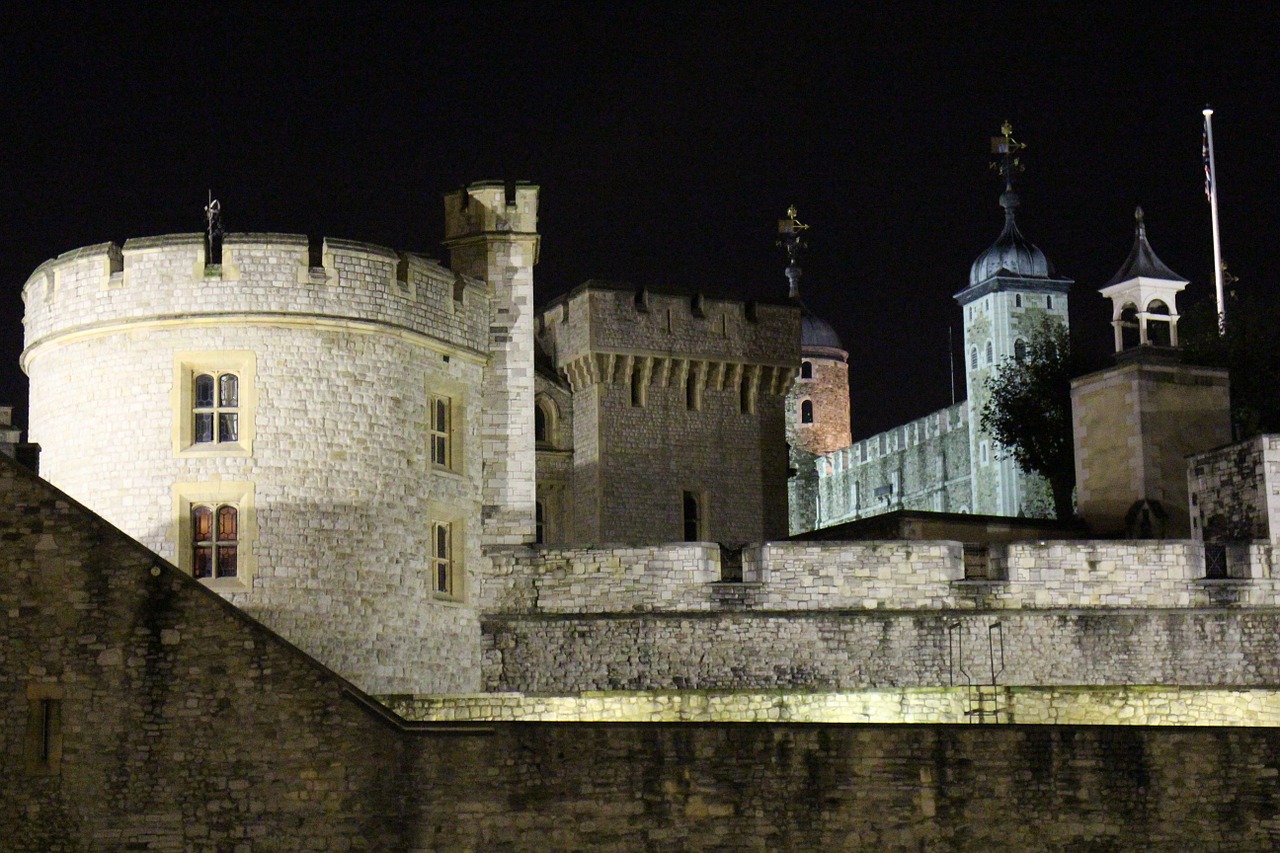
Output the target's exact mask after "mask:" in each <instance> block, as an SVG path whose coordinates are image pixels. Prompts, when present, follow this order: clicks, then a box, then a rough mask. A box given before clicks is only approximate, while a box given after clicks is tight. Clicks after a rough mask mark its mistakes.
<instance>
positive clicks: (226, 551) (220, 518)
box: [191, 501, 240, 580]
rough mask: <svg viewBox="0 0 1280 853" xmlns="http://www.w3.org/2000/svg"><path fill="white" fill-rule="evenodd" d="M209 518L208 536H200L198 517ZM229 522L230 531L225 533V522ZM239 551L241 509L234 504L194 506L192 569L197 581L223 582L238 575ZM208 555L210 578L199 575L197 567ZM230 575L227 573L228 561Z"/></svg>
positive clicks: (217, 503) (210, 502) (215, 503)
mask: <svg viewBox="0 0 1280 853" xmlns="http://www.w3.org/2000/svg"><path fill="white" fill-rule="evenodd" d="M202 511H203V512H205V513H207V514H208V526H209V529H208V534H207V535H201V533H200V531H199V529H198V527H199V525H198V524H197V516H199V515H200V514H201V513H202ZM228 518H230V520H231V525H230V530H229V531H228V530H227V529H226V526H225V523H226V520H227V519H228ZM239 548H240V509H239V507H237V506H236V505H235V504H232V503H219V502H217V501H198V502H195V503H192V504H191V567H192V575H193V576H195V578H196V580H205V579H206V578H208V579H209V580H222V579H228V578H235V577H238V575H239ZM202 553H203V554H207V555H208V556H207V560H206V561H205V562H206V563H207V568H208V572H209V574H208V575H198V574H197V573H196V571H195V570H196V566H197V564H198V563H200V562H201V561H200V560H199V559H198V558H199V557H200V555H201V554H202ZM228 560H229V561H230V566H231V568H230V571H227V561H228Z"/></svg>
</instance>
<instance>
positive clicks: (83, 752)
mask: <svg viewBox="0 0 1280 853" xmlns="http://www.w3.org/2000/svg"><path fill="white" fill-rule="evenodd" d="M0 530H3V531H4V535H3V542H2V543H0V649H3V651H2V652H0V750H2V752H3V755H4V756H5V759H4V762H3V766H4V772H3V773H0V792H2V794H3V795H2V796H0V848H3V849H4V850H7V851H14V853H18V852H19V851H31V853H49V851H80V850H90V849H93V850H107V849H110V850H157V851H158V850H164V851H170V850H172V851H181V850H191V851H221V850H243V851H255V850H268V849H270V850H278V851H312V850H314V851H319V850H378V851H382V850H396V849H406V848H405V845H404V839H403V824H402V822H401V813H402V809H403V804H402V800H401V797H402V792H401V790H400V788H399V786H397V785H396V784H395V782H394V779H393V776H392V774H390V773H388V770H389V768H394V767H396V766H398V764H399V760H400V757H401V755H402V754H403V752H402V750H403V743H402V740H401V736H400V735H399V733H398V732H397V731H396V729H395V727H394V726H393V725H391V724H390V721H389V719H387V718H385V716H384V717H383V718H381V719H380V718H379V714H375V713H373V712H371V711H370V710H369V708H368V707H366V706H362V705H361V704H360V703H359V702H358V701H357V699H356V698H355V696H354V694H353V692H352V691H351V690H350V688H349V686H347V685H344V684H343V682H342V681H341V680H339V679H338V678H336V677H334V676H333V674H332V673H330V672H328V671H326V670H325V669H323V668H322V667H321V666H319V665H318V664H316V663H315V662H314V661H312V660H309V659H307V658H306V657H304V656H303V655H302V654H300V653H299V652H298V651H297V650H296V649H294V648H292V647H290V646H289V645H288V644H286V643H284V642H282V641H281V640H280V639H279V637H277V636H275V635H273V634H272V633H271V632H269V631H268V630H266V629H264V628H263V627H262V626H261V625H259V624H256V623H254V622H253V621H252V620H250V619H247V618H246V617H245V616H244V615H242V614H240V613H238V612H237V611H236V610H235V609H234V608H233V607H231V606H229V605H227V604H226V603H225V602H223V601H222V600H220V599H219V598H218V597H217V596H216V595H214V594H213V593H211V592H209V591H208V590H207V589H204V588H202V587H201V586H200V585H199V584H197V583H196V582H194V581H193V580H191V579H190V578H188V577H186V576H184V575H182V574H180V573H179V572H177V571H176V570H175V569H174V568H172V567H170V566H168V565H166V564H165V563H163V562H162V561H161V560H159V559H158V558H157V557H156V556H154V555H153V554H150V553H148V552H147V551H146V550H145V549H143V548H141V547H139V546H138V545H137V543H135V542H132V541H131V540H129V539H128V538H127V537H126V536H124V535H123V534H122V533H120V532H119V531H117V530H114V529H111V528H110V527H109V526H108V525H107V524H106V523H104V522H103V521H101V520H100V519H97V518H94V517H93V516H92V515H90V514H89V513H88V512H87V511H85V510H83V509H82V508H81V507H79V506H78V505H76V504H75V503H74V502H73V501H71V500H70V499H68V498H67V497H65V496H64V495H62V494H60V493H58V492H57V491H56V490H54V489H52V488H50V487H49V486H48V485H47V484H45V483H43V482H41V481H38V480H36V479H35V478H34V477H32V476H31V475H30V474H27V473H26V472H23V471H19V470H18V469H16V467H15V466H13V464H12V463H10V462H9V461H8V460H3V459H0ZM42 697H55V699H54V701H56V702H57V705H56V710H55V711H54V712H53V718H54V720H55V721H56V722H55V724H54V728H55V729H56V731H53V730H52V729H51V730H50V731H51V737H52V740H51V746H53V747H54V749H51V750H49V752H50V753H51V754H54V755H55V756H56V757H55V758H54V759H53V760H50V761H47V762H37V761H33V759H32V757H31V755H32V753H31V749H32V741H33V732H32V730H31V721H30V716H31V708H32V705H33V704H34V703H35V702H37V701H39V699H40V698H42ZM35 741H36V743H37V745H38V744H39V742H40V739H39V738H38V736H37V737H36V738H35Z"/></svg>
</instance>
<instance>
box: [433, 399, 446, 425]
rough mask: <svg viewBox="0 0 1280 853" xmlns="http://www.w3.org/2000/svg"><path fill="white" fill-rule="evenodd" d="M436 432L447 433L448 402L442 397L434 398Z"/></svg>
mask: <svg viewBox="0 0 1280 853" xmlns="http://www.w3.org/2000/svg"><path fill="white" fill-rule="evenodd" d="M435 429H436V432H448V431H449V401H448V400H446V399H444V398H443V397H437V398H436V421H435Z"/></svg>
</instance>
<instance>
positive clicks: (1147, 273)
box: [1105, 207, 1187, 287]
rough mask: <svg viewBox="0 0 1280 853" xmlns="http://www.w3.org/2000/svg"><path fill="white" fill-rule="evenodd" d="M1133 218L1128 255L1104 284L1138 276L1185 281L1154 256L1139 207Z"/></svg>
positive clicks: (1109, 284) (1108, 285) (1108, 284)
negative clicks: (1133, 223)
mask: <svg viewBox="0 0 1280 853" xmlns="http://www.w3.org/2000/svg"><path fill="white" fill-rule="evenodd" d="M1133 218H1134V219H1135V220H1137V224H1136V225H1135V226H1134V235H1133V248H1132V249H1130V250H1129V257H1127V258H1125V261H1124V263H1123V264H1122V265H1121V266H1120V270H1119V271H1118V272H1117V273H1116V274H1115V275H1113V276H1111V280H1110V281H1108V282H1107V283H1106V285H1105V286H1106V287H1110V286H1111V285H1113V284H1119V283H1120V282H1122V281H1129V280H1130V279H1135V278H1138V277H1139V276H1141V277H1142V278H1156V279H1162V280H1164V281H1181V282H1184V283H1185V282H1186V281H1187V279H1185V278H1183V277H1182V276H1180V275H1178V274H1177V273H1176V272H1174V271H1173V270H1171V269H1169V267H1167V266H1165V263H1164V261H1162V260H1160V259H1159V258H1157V257H1156V253H1155V250H1153V249H1152V248H1151V244H1150V243H1148V242H1147V226H1146V223H1144V222H1143V221H1142V208H1141V207H1139V208H1138V209H1136V210H1135V211H1134V212H1133Z"/></svg>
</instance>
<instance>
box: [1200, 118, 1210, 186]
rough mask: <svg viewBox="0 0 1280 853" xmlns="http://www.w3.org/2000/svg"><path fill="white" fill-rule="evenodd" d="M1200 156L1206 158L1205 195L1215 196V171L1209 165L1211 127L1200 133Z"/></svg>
mask: <svg viewBox="0 0 1280 853" xmlns="http://www.w3.org/2000/svg"><path fill="white" fill-rule="evenodd" d="M1200 156H1201V158H1202V159H1203V160H1204V197H1205V198H1207V199H1212V198H1213V172H1212V171H1211V170H1210V167H1209V128H1208V125H1206V126H1205V129H1204V130H1203V131H1201V133H1200Z"/></svg>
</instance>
